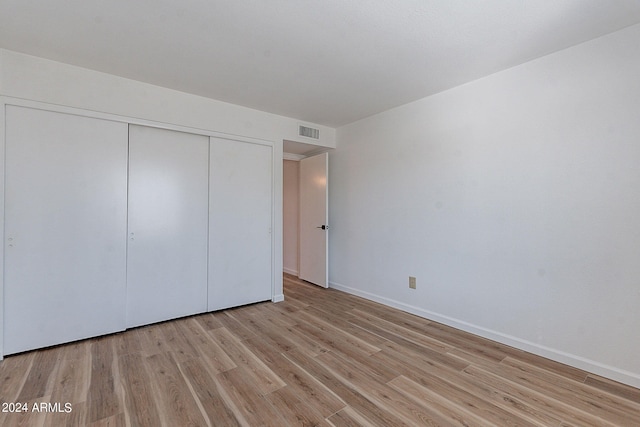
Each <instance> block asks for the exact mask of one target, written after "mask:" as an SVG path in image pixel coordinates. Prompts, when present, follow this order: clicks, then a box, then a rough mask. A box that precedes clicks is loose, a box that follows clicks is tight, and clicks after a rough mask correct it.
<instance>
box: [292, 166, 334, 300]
mask: <svg viewBox="0 0 640 427" xmlns="http://www.w3.org/2000/svg"><path fill="white" fill-rule="evenodd" d="M328 170H329V154H328V153H324V154H319V155H317V156H313V157H307V158H306V159H302V160H301V161H300V243H299V244H300V253H299V258H298V262H299V264H300V265H299V277H300V278H301V279H303V280H306V281H308V282H311V283H314V284H316V285H319V286H322V287H325V288H327V287H328V286H329V283H328V276H329V197H328V194H329V192H328V191H329V187H328V182H327V176H328Z"/></svg>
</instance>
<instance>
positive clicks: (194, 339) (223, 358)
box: [176, 319, 237, 374]
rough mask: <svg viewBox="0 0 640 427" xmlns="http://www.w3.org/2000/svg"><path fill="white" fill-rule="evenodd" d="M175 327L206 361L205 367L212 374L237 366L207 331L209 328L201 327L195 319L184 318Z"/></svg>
mask: <svg viewBox="0 0 640 427" xmlns="http://www.w3.org/2000/svg"><path fill="white" fill-rule="evenodd" d="M176 328H177V329H178V331H179V332H180V333H181V334H182V335H183V337H184V339H185V340H186V341H187V342H188V343H189V344H190V345H191V346H193V348H195V349H196V351H197V354H198V356H199V357H200V358H202V359H203V360H205V361H206V363H207V367H208V368H209V370H210V371H212V372H213V373H214V374H219V373H220V372H224V371H228V370H229V369H233V368H235V367H236V366H237V365H236V364H235V362H234V361H233V360H232V359H231V357H229V355H228V354H227V353H226V352H225V351H224V350H223V349H222V347H220V345H219V344H218V343H217V342H216V341H215V340H214V338H213V337H212V336H211V335H210V334H209V333H208V331H209V330H205V329H204V328H203V326H202V323H200V322H197V321H196V320H195V319H185V321H184V322H180V323H178V324H176Z"/></svg>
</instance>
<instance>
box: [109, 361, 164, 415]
mask: <svg viewBox="0 0 640 427" xmlns="http://www.w3.org/2000/svg"><path fill="white" fill-rule="evenodd" d="M119 363H120V372H121V375H122V377H123V378H126V381H122V386H123V388H124V398H125V399H124V404H125V407H126V409H127V411H128V413H129V414H130V418H131V419H130V423H131V424H132V425H135V426H157V425H160V415H159V411H158V408H157V406H156V402H155V400H154V397H153V391H152V388H151V384H153V383H152V381H151V375H149V373H148V372H147V369H146V363H145V360H144V357H143V356H142V355H140V354H124V355H122V356H121V357H120V358H119Z"/></svg>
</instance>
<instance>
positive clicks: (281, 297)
mask: <svg viewBox="0 0 640 427" xmlns="http://www.w3.org/2000/svg"><path fill="white" fill-rule="evenodd" d="M271 301H272V302H282V301H284V294H280V295H274V296H273V298H271Z"/></svg>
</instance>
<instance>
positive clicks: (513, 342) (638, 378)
mask: <svg viewBox="0 0 640 427" xmlns="http://www.w3.org/2000/svg"><path fill="white" fill-rule="evenodd" d="M329 287H331V288H333V289H337V290H340V291H343V292H346V293H349V294H352V295H356V296H359V297H362V298H365V299H368V300H371V301H375V302H378V303H380V304H384V305H387V306H390V307H393V308H397V309H398V310H402V311H406V312H407V313H411V314H415V315H416V316H420V317H423V318H425V319H428V320H433V321H435V322H439V323H442V324H445V325H447V326H451V327H453V328H456V329H460V330H462V331H465V332H469V333H472V334H474V335H478V336H481V337H483V338H487V339H490V340H493V341H497V342H499V343H502V344H505V345H508V346H511V347H515V348H518V349H520V350H524V351H527V352H529V353H533V354H536V355H538V356H542V357H546V358H547V359H551V360H555V361H556V362H560V363H564V364H566V365H570V366H573V367H576V368H578V369H582V370H585V371H587V372H591V373H594V374H597V375H601V376H603V377H606V378H609V379H612V380H614V381H619V382H621V383H624V384H628V385H630V386H632V387H637V388H640V374H637V373H634V372H629V371H625V370H622V369H618V368H616V367H613V366H608V365H605V364H603V363H599V362H596V361H594V360H590V359H586V358H584V357H581V356H576V355H574V354H570V353H566V352H563V351H560V350H556V349H553V348H549V347H545V346H542V345H540V344H536V343H532V342H530V341H527V340H523V339H521V338H517V337H514V336H511V335H507V334H503V333H501V332H496V331H493V330H491V329H487V328H483V327H481V326H477V325H474V324H471V323H468V322H465V321H462V320H459V319H455V318H452V317H449V316H445V315H442V314H438V313H434V312H432V311H429V310H425V309H423V308H420V307H415V306H412V305H410V304H405V303H403V302H400V301H396V300H393V299H390V298H386V297H382V296H380V295H376V294H372V293H370V292H365V291H361V290H359V289H355V288H352V287H349V286H345V285H342V284H340V283H336V282H329Z"/></svg>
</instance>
